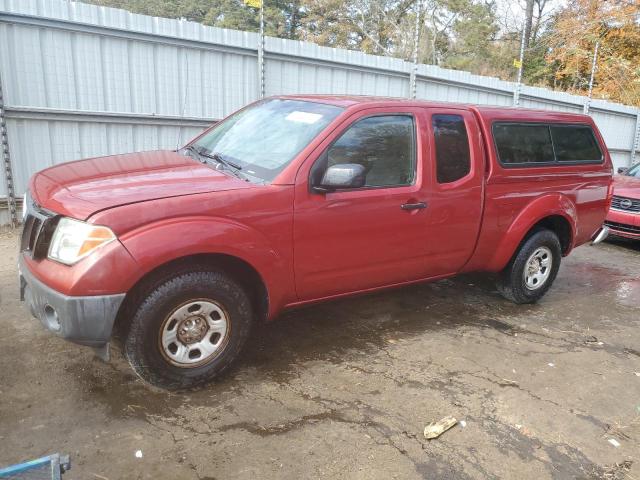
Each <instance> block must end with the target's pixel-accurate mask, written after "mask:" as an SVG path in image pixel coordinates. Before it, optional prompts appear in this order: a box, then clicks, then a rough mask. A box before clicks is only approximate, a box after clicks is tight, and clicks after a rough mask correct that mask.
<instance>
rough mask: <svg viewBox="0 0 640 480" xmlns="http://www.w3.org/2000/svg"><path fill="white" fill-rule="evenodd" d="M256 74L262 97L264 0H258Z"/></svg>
mask: <svg viewBox="0 0 640 480" xmlns="http://www.w3.org/2000/svg"><path fill="white" fill-rule="evenodd" d="M258 75H259V76H260V78H259V82H260V98H264V91H265V88H264V0H260V42H259V43H258Z"/></svg>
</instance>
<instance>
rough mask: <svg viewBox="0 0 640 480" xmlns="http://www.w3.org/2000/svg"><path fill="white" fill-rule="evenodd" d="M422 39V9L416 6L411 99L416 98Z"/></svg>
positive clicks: (410, 81)
mask: <svg viewBox="0 0 640 480" xmlns="http://www.w3.org/2000/svg"><path fill="white" fill-rule="evenodd" d="M419 38H420V8H419V7H418V6H417V4H416V30H415V33H414V35H413V67H412V68H411V76H410V77H409V97H410V98H416V94H417V91H416V82H417V78H416V77H417V76H418V41H419Z"/></svg>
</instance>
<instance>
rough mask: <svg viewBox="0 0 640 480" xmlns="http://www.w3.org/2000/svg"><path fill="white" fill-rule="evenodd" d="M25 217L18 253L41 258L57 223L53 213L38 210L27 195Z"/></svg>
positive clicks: (45, 251) (46, 249)
mask: <svg viewBox="0 0 640 480" xmlns="http://www.w3.org/2000/svg"><path fill="white" fill-rule="evenodd" d="M25 202H26V215H25V218H24V225H23V227H22V237H21V239H20V251H21V252H26V253H27V254H29V255H31V256H33V258H43V257H45V256H46V255H47V252H48V251H49V243H50V242H51V237H52V236H53V231H54V230H55V226H56V223H57V220H56V217H55V215H54V214H53V213H51V212H49V211H47V210H44V209H42V208H40V206H38V205H37V204H36V203H35V202H34V201H33V200H32V198H31V196H30V195H29V194H28V193H27V196H26V198H25Z"/></svg>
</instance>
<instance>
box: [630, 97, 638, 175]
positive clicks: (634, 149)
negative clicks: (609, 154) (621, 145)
mask: <svg viewBox="0 0 640 480" xmlns="http://www.w3.org/2000/svg"><path fill="white" fill-rule="evenodd" d="M639 150H640V109H638V113H637V114H636V131H635V132H634V134H633V142H632V144H631V163H630V164H629V166H630V167H631V166H633V165H635V163H636V154H637V153H638V151H639Z"/></svg>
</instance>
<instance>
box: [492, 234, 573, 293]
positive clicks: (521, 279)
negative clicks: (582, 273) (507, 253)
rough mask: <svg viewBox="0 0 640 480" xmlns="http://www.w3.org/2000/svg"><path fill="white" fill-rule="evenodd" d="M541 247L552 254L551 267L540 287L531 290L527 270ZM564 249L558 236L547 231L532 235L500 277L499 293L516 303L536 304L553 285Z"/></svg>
mask: <svg viewBox="0 0 640 480" xmlns="http://www.w3.org/2000/svg"><path fill="white" fill-rule="evenodd" d="M541 247H546V248H547V249H548V250H549V251H550V252H551V257H552V258H551V265H550V267H548V268H549V272H548V276H547V277H546V280H544V282H543V283H540V285H539V286H537V287H534V288H530V287H529V286H527V283H526V280H525V275H524V272H525V268H527V262H528V261H529V259H530V258H531V256H532V255H533V254H534V253H535V252H536V251H538V249H540V248H541ZM561 259H562V248H561V246H560V240H559V239H558V236H557V235H556V234H555V233H554V232H552V231H551V230H547V229H540V230H537V231H535V232H533V234H531V235H530V236H529V237H528V238H527V239H526V240H525V241H524V242H523V243H522V245H520V248H519V249H518V251H517V252H516V253H515V254H514V256H513V258H512V259H511V261H510V262H509V264H508V265H507V266H506V267H505V269H504V270H503V271H502V272H500V275H499V277H498V282H497V287H498V291H499V292H500V294H502V296H503V297H504V298H506V299H507V300H511V301H512V302H514V303H518V304H525V303H534V302H536V301H538V300H539V299H540V298H542V297H543V295H544V294H545V293H547V290H549V288H550V287H551V285H552V284H553V281H554V280H555V278H556V275H557V274H558V270H559V269H560V262H561Z"/></svg>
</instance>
